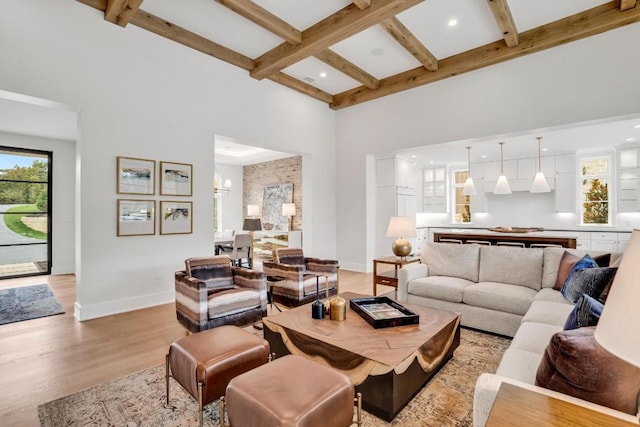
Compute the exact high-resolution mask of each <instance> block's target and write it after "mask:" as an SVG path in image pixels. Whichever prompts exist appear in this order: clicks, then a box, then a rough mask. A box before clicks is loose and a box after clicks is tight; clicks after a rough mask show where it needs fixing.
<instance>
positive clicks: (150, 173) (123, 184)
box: [116, 156, 156, 196]
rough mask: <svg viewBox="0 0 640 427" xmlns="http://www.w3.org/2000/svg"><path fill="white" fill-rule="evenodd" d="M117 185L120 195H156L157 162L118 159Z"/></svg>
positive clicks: (119, 157)
mask: <svg viewBox="0 0 640 427" xmlns="http://www.w3.org/2000/svg"><path fill="white" fill-rule="evenodd" d="M117 163H118V170H117V174H118V175H117V183H116V193H118V194H146V195H150V196H153V195H154V194H156V186H155V175H156V161H155V160H147V159H136V158H133V157H121V156H118V158H117Z"/></svg>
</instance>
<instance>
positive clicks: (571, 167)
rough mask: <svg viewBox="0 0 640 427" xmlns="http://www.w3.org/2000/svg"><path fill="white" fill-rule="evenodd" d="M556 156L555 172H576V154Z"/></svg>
mask: <svg viewBox="0 0 640 427" xmlns="http://www.w3.org/2000/svg"><path fill="white" fill-rule="evenodd" d="M555 157H556V171H555V173H557V174H558V173H572V174H575V173H576V156H575V154H559V155H557V156H555Z"/></svg>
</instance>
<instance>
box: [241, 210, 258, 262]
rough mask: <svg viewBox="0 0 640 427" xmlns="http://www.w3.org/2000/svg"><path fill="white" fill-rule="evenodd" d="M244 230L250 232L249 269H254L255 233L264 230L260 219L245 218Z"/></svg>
mask: <svg viewBox="0 0 640 427" xmlns="http://www.w3.org/2000/svg"><path fill="white" fill-rule="evenodd" d="M242 229H243V230H246V231H248V232H249V235H250V236H251V257H250V258H249V268H253V232H254V231H260V230H262V222H261V221H260V218H245V219H244V222H243V224H242Z"/></svg>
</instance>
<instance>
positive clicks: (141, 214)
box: [116, 156, 193, 237]
mask: <svg viewBox="0 0 640 427" xmlns="http://www.w3.org/2000/svg"><path fill="white" fill-rule="evenodd" d="M156 163H158V164H159V169H158V171H157V174H156ZM156 176H157V177H158V179H156ZM156 182H157V183H158V192H157V193H156V188H155V186H156ZM116 194H117V195H135V196H136V197H135V198H118V199H116V204H117V222H116V236H118V237H122V236H153V235H155V234H156V223H157V224H159V227H158V228H159V230H158V232H159V234H160V235H169V234H191V233H193V202H192V201H191V200H163V199H158V200H156V199H155V198H148V196H155V195H156V194H159V196H160V197H163V196H171V197H191V196H192V195H193V165H192V164H190V163H180V162H168V161H159V162H157V161H156V160H151V159H142V158H136V157H125V156H117V158H116ZM156 207H157V209H156ZM156 211H157V212H156ZM156 216H157V218H158V220H157V221H156Z"/></svg>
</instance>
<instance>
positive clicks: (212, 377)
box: [165, 325, 269, 426]
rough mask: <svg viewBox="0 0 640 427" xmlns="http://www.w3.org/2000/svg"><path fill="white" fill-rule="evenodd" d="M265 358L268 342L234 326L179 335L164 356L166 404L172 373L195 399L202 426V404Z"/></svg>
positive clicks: (267, 351)
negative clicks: (180, 336) (181, 336)
mask: <svg viewBox="0 0 640 427" xmlns="http://www.w3.org/2000/svg"><path fill="white" fill-rule="evenodd" d="M268 359H269V343H268V342H267V341H265V340H264V339H262V338H260V337H258V336H256V335H254V334H252V333H250V332H247V331H244V330H242V329H240V328H238V327H237V326H231V325H227V326H220V327H217V328H213V329H209V330H206V331H202V332H198V333H197V334H193V335H188V336H186V337H183V338H180V339H179V340H177V341H176V342H174V343H173V344H171V346H170V347H169V353H168V354H167V357H166V369H165V371H166V393H167V405H169V376H172V377H173V378H174V379H175V380H176V381H177V382H178V383H179V384H180V385H181V386H182V387H184V389H185V390H186V391H187V392H188V393H189V394H191V396H193V397H194V398H195V399H196V400H197V401H198V410H199V414H198V418H199V422H200V426H202V421H203V420H202V408H203V406H204V405H206V404H208V403H211V402H213V401H214V400H216V399H218V398H220V397H222V396H223V395H224V393H225V389H226V387H227V385H228V384H229V381H231V379H233V378H234V377H236V376H237V375H240V374H242V373H244V372H246V371H249V370H251V369H253V368H255V367H257V366H260V365H263V364H265V363H266V362H267V361H268ZM221 412H222V411H221ZM223 420H224V418H222V420H221V422H222V421H223Z"/></svg>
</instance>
